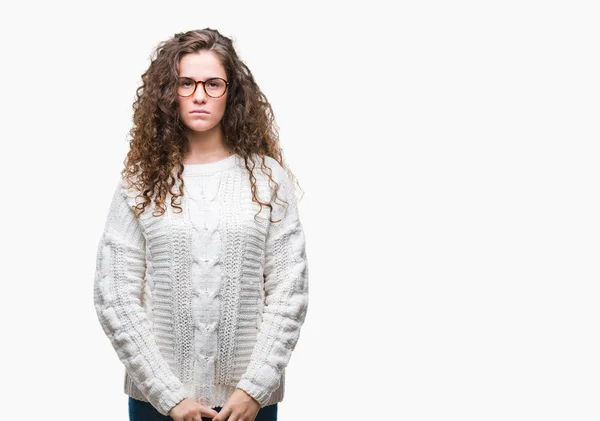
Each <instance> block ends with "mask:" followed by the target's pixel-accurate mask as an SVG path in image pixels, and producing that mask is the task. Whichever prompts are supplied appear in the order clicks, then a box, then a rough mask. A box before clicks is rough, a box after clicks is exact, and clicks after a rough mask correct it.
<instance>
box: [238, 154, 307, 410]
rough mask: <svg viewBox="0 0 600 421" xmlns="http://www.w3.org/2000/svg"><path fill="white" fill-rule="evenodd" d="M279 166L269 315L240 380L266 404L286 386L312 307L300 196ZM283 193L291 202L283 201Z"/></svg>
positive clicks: (269, 249) (268, 252) (268, 261)
mask: <svg viewBox="0 0 600 421" xmlns="http://www.w3.org/2000/svg"><path fill="white" fill-rule="evenodd" d="M274 166H275V168H273V176H274V177H273V178H274V179H275V180H276V181H277V182H278V184H279V191H278V199H277V201H276V204H273V202H272V204H273V210H272V219H273V220H275V221H276V220H278V219H280V218H281V221H279V222H276V223H271V224H270V226H269V231H268V233H267V240H266V247H265V267H264V279H265V282H264V288H265V305H264V308H263V320H262V324H261V326H260V330H259V332H258V336H257V342H256V344H255V346H254V349H253V351H252V355H251V357H250V363H249V364H248V368H247V370H246V372H245V373H244V374H243V376H242V377H241V379H240V381H239V382H238V384H237V388H239V389H242V390H244V391H245V392H247V393H248V394H249V395H250V396H252V397H253V398H254V399H256V400H257V401H258V402H259V403H260V404H261V406H265V404H266V402H267V400H268V398H269V395H271V393H272V392H274V391H275V390H277V388H278V387H279V386H280V380H281V376H282V372H283V370H284V369H285V367H286V366H287V364H288V362H289V359H290V357H291V354H292V351H293V350H294V348H295V347H296V343H297V341H298V339H299V336H300V329H301V326H302V324H303V323H304V320H305V317H306V312H307V309H308V265H307V257H306V248H305V236H304V231H303V228H302V224H301V222H300V219H299V214H298V206H297V200H296V197H295V194H294V191H293V190H292V185H291V182H290V180H289V178H288V176H287V174H286V173H283V168H282V167H280V166H279V165H277V163H276V164H275V165H274ZM276 173H277V174H279V175H280V176H279V177H278V179H277V178H276V177H275V174H276ZM280 198H282V199H283V200H285V201H286V202H288V204H287V205H286V204H285V203H284V204H283V206H282V205H281V204H280V203H281V200H279V199H280ZM285 206H287V212H286V211H285V208H284V207H285Z"/></svg>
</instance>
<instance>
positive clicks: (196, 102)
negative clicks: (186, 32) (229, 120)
mask: <svg viewBox="0 0 600 421" xmlns="http://www.w3.org/2000/svg"><path fill="white" fill-rule="evenodd" d="M179 77H188V78H190V79H193V80H195V81H199V80H208V79H210V78H214V77H220V78H222V79H224V80H226V81H229V80H228V79H227V74H226V73H225V69H224V68H223V66H222V65H221V62H220V61H219V60H218V59H217V57H216V56H215V55H214V54H213V53H212V52H210V51H199V52H196V53H190V54H186V55H184V56H183V57H182V58H181V60H180V61H179ZM202 85H203V83H198V87H197V88H196V92H194V94H193V95H192V96H190V97H181V96H179V95H178V96H177V100H178V102H179V115H180V117H181V120H182V121H183V123H184V124H185V125H186V126H187V128H188V129H189V130H192V131H195V132H203V131H206V130H210V129H212V128H214V127H215V126H217V125H218V124H219V123H220V122H221V119H222V118H223V114H224V113H225V104H226V103H227V90H226V91H225V94H223V95H222V96H221V97H219V98H212V97H210V96H208V95H207V94H206V92H205V91H204V89H203V86H202ZM187 86H193V85H190V84H187ZM212 86H213V88H214V86H215V85H214V84H213V85H212ZM209 88H210V87H209V86H207V87H206V89H207V90H208V91H209V92H211V91H210V89H209ZM195 110H204V111H208V114H205V113H193V111H195Z"/></svg>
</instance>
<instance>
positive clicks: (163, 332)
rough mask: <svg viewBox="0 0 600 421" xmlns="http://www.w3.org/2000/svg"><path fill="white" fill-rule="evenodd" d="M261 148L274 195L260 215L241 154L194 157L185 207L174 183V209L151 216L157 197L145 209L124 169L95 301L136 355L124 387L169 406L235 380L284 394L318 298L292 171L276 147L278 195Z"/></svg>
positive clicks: (260, 393)
mask: <svg viewBox="0 0 600 421" xmlns="http://www.w3.org/2000/svg"><path fill="white" fill-rule="evenodd" d="M254 158H255V161H256V163H257V167H256V168H255V169H254V171H253V172H254V176H255V177H256V183H257V194H258V196H259V197H260V199H261V201H263V202H264V201H269V202H270V203H271V204H272V205H273V210H272V211H271V210H269V208H268V207H263V209H262V210H261V212H260V213H259V214H258V216H256V219H255V218H254V216H255V214H257V212H258V211H259V209H260V206H259V205H258V204H257V203H256V202H253V201H252V192H251V186H250V180H249V178H248V170H247V169H246V168H245V165H244V161H243V159H242V158H241V157H240V156H238V155H232V156H230V157H228V158H225V159H222V160H220V161H216V162H211V163H207V164H187V165H185V166H184V172H183V178H184V182H185V184H184V196H183V198H182V201H181V205H182V208H183V213H175V212H173V208H172V207H171V206H170V199H171V196H170V195H168V196H167V200H166V203H167V212H165V214H163V215H162V216H159V217H154V216H152V210H153V209H152V208H153V204H151V205H150V206H147V207H146V210H145V211H144V213H142V215H141V216H140V218H139V219H138V218H136V217H135V215H134V212H133V210H132V209H131V207H132V206H134V205H135V203H136V199H135V196H136V195H137V192H135V191H134V190H133V189H132V188H127V187H126V186H124V182H123V181H122V180H119V183H118V185H117V187H116V189H115V192H114V195H113V197H112V202H111V204H110V207H109V212H108V218H107V220H106V225H105V228H104V231H103V234H102V236H101V239H100V241H99V244H98V252H97V259H96V273H95V280H94V306H95V309H96V313H97V316H98V320H99V321H100V324H101V326H102V329H103V330H104V332H105V334H106V335H107V337H108V338H109V339H110V342H111V344H112V346H113V348H114V349H115V351H116V353H117V355H118V357H119V359H120V361H121V362H122V363H123V365H124V367H125V373H124V384H123V387H124V392H125V393H126V394H127V395H129V396H131V397H133V398H135V399H139V400H143V401H146V402H150V403H151V404H152V405H153V406H154V407H155V408H156V409H157V410H158V411H159V412H160V413H161V414H163V415H168V413H169V411H170V410H171V408H173V407H174V406H175V405H176V404H177V403H179V402H180V401H181V400H183V399H184V398H191V399H194V400H196V401H197V402H200V403H202V404H203V405H207V406H210V407H216V406H223V405H224V404H225V401H226V400H227V399H228V398H229V397H230V396H231V394H232V393H233V392H234V391H235V389H236V388H240V389H243V390H244V391H246V392H247V393H248V394H250V395H251V396H252V397H254V398H255V399H256V400H257V401H258V402H259V403H260V405H261V407H264V406H267V405H271V404H274V403H276V402H281V401H282V400H283V396H284V386H285V367H286V366H287V364H288V362H289V360H290V357H291V353H292V351H293V350H294V348H295V346H296V343H297V341H298V339H299V336H300V329H301V326H302V324H303V323H304V320H305V317H306V312H307V308H308V266H307V259H306V247H305V237H304V232H303V229H302V225H301V223H300V219H299V214H298V206H297V199H296V195H295V192H294V189H293V185H292V182H291V180H290V178H288V175H287V173H286V172H285V170H284V169H283V168H282V167H281V166H280V165H279V163H278V162H277V161H275V160H274V159H272V158H270V157H266V163H267V165H268V166H269V167H270V168H271V170H272V177H273V178H274V179H275V181H277V183H278V184H279V192H278V199H277V200H275V199H274V196H273V193H274V185H269V183H268V177H267V176H266V175H265V174H263V173H262V171H261V170H260V169H259V167H260V162H259V158H258V157H257V156H256V155H255V156H254ZM177 188H178V187H177ZM280 199H281V200H280ZM282 201H285V202H287V205H286V204H285V203H284V202H283V203H282ZM269 216H271V218H272V219H273V220H275V221H277V220H279V219H281V221H280V222H276V223H271V222H270V221H269Z"/></svg>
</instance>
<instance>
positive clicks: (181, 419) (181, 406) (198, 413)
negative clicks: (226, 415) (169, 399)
mask: <svg viewBox="0 0 600 421" xmlns="http://www.w3.org/2000/svg"><path fill="white" fill-rule="evenodd" d="M218 414H219V413H218V412H217V411H215V410H214V409H212V408H209V407H207V406H204V405H201V404H199V403H198V402H196V401H195V400H192V399H190V398H185V399H184V400H182V401H181V402H179V403H178V404H177V405H175V406H174V407H173V408H171V410H170V411H169V416H170V417H171V418H173V420H174V421H202V418H201V417H209V418H214V417H216V416H217V415H218Z"/></svg>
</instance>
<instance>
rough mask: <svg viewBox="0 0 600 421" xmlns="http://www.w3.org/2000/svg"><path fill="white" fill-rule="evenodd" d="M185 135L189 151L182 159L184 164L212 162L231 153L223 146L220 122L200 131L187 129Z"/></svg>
mask: <svg viewBox="0 0 600 421" xmlns="http://www.w3.org/2000/svg"><path fill="white" fill-rule="evenodd" d="M186 136H187V139H188V145H189V152H188V153H187V155H186V156H185V158H184V160H183V161H184V163H186V164H192V163H204V162H212V161H216V160H219V159H222V158H226V157H228V156H230V155H231V153H232V151H230V150H229V149H228V148H227V147H226V146H225V142H224V136H223V131H222V130H221V125H220V124H217V125H216V126H215V127H213V128H212V129H209V130H206V131H202V132H195V131H191V130H187V131H186Z"/></svg>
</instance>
